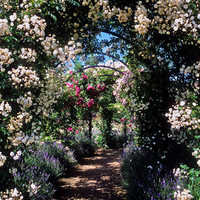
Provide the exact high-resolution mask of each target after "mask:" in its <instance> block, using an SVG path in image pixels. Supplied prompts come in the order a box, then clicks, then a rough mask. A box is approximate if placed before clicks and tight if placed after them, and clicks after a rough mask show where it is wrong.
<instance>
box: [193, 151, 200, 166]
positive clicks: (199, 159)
mask: <svg viewBox="0 0 200 200" xmlns="http://www.w3.org/2000/svg"><path fill="white" fill-rule="evenodd" d="M192 155H193V156H195V158H197V159H198V160H197V165H198V166H199V167H200V149H196V150H195V151H194V152H192Z"/></svg>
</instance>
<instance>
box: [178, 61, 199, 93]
mask: <svg viewBox="0 0 200 200" xmlns="http://www.w3.org/2000/svg"><path fill="white" fill-rule="evenodd" d="M180 72H181V73H184V74H185V75H189V74H190V75H193V79H194V80H195V81H194V82H195V83H194V87H195V89H198V88H199V87H198V81H199V72H200V62H196V63H194V64H193V65H192V66H185V65H182V67H181V68H180Z"/></svg>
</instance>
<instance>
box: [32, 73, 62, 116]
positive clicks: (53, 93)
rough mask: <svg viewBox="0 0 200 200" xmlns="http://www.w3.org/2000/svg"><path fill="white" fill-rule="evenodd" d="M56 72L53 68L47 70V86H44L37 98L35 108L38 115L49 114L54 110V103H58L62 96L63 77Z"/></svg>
mask: <svg viewBox="0 0 200 200" xmlns="http://www.w3.org/2000/svg"><path fill="white" fill-rule="evenodd" d="M54 72H55V71H51V70H47V71H46V78H45V81H46V84H45V87H43V88H42V90H41V93H40V95H39V97H38V98H37V99H36V102H37V103H36V105H37V108H36V109H34V110H33V111H34V112H35V114H36V115H39V113H41V114H42V116H49V114H50V113H51V112H52V108H51V107H52V105H54V104H56V103H57V102H58V99H59V97H60V96H61V91H62V78H61V76H60V75H57V74H55V73H54Z"/></svg>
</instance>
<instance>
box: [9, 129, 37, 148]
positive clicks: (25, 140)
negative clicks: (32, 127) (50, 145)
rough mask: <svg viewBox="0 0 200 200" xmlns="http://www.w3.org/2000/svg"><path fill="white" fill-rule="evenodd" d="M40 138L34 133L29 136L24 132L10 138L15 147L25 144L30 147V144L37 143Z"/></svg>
mask: <svg viewBox="0 0 200 200" xmlns="http://www.w3.org/2000/svg"><path fill="white" fill-rule="evenodd" d="M39 138H40V137H39V136H38V135H36V134H34V133H31V135H30V136H28V135H26V134H25V133H23V132H22V131H19V132H17V133H15V134H14V135H13V136H10V137H8V139H9V140H10V141H11V142H12V145H13V146H19V144H25V145H27V146H29V145H30V144H33V143H37V142H38V141H39Z"/></svg>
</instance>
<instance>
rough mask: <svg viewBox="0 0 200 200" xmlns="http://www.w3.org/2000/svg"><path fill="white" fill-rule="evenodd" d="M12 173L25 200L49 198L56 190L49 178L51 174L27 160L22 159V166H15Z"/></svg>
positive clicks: (44, 199)
mask: <svg viewBox="0 0 200 200" xmlns="http://www.w3.org/2000/svg"><path fill="white" fill-rule="evenodd" d="M12 173H13V176H14V184H15V185H16V187H17V188H19V189H20V192H21V193H22V195H23V197H24V199H25V200H26V199H29V200H38V199H43V200H49V199H51V198H52V197H53V195H54V193H55V191H56V190H55V188H54V186H53V183H51V182H50V180H49V177H50V174H49V173H47V172H46V171H45V169H41V168H40V167H38V166H34V165H32V164H31V163H27V161H21V163H20V168H19V169H16V168H13V169H12Z"/></svg>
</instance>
